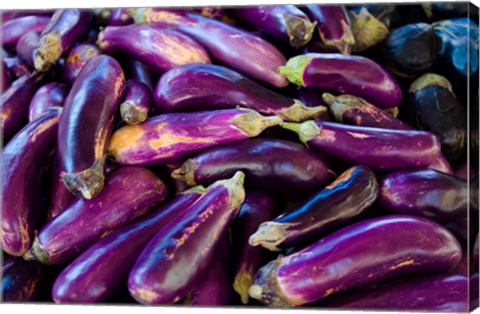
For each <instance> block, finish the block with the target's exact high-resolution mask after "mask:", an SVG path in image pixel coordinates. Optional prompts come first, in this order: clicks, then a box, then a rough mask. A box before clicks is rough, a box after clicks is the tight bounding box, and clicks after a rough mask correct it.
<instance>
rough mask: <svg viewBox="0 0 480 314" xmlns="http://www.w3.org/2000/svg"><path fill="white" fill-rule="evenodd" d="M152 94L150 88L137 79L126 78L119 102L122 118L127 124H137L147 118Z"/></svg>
mask: <svg viewBox="0 0 480 314" xmlns="http://www.w3.org/2000/svg"><path fill="white" fill-rule="evenodd" d="M152 102H153V95H152V92H151V91H150V88H149V87H148V86H147V85H145V84H143V83H142V82H140V81H137V80H128V81H127V86H126V88H125V98H124V99H123V102H122V103H121V104H120V115H121V116H122V120H123V121H125V122H126V123H128V124H138V123H140V122H143V121H145V120H146V119H147V118H148V112H149V111H150V107H151V106H152Z"/></svg>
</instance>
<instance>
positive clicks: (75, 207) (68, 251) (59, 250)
mask: <svg viewBox="0 0 480 314" xmlns="http://www.w3.org/2000/svg"><path fill="white" fill-rule="evenodd" d="M167 195H168V190H167V188H166V186H165V184H164V183H163V182H162V181H161V180H160V179H159V178H158V177H156V176H155V175H154V174H153V173H152V172H151V171H149V170H147V169H145V168H141V167H122V168H119V169H117V170H115V171H112V172H111V173H110V174H109V176H107V180H106V181H105V188H104V189H103V190H102V192H101V193H100V194H99V195H98V196H97V197H95V198H94V199H92V200H86V199H83V198H78V199H76V200H75V201H74V202H73V203H72V204H70V206H69V207H68V208H67V209H65V210H64V211H63V212H62V213H61V214H59V215H58V216H56V217H55V218H53V219H52V220H50V221H49V222H48V223H47V224H46V225H44V226H43V227H42V228H41V229H40V231H39V232H38V234H37V235H36V237H35V240H34V242H33V245H32V248H31V249H30V250H29V251H28V252H27V253H25V255H24V256H23V257H24V258H25V259H26V260H37V261H39V262H41V263H44V264H62V263H65V262H68V261H71V260H72V259H73V258H75V257H76V256H77V255H79V254H80V253H82V252H83V251H85V250H86V249H87V248H88V247H89V246H90V245H92V244H94V243H95V242H96V241H98V240H100V238H102V237H104V236H106V235H107V234H109V233H110V232H112V231H114V230H116V229H119V228H120V227H122V226H124V225H126V224H128V223H129V222H131V221H134V220H135V219H137V218H139V217H142V216H144V215H146V214H147V213H149V212H150V211H152V210H153V209H154V208H156V207H157V206H158V205H160V204H161V203H162V202H163V201H164V200H165V198H166V197H167ZM87 226H88V227H87Z"/></svg>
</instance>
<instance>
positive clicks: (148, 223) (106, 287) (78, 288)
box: [52, 186, 205, 303]
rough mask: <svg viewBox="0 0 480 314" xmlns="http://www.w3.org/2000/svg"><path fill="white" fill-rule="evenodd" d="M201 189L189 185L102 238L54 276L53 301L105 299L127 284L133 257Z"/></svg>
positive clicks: (190, 201)
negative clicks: (183, 190)
mask: <svg viewBox="0 0 480 314" xmlns="http://www.w3.org/2000/svg"><path fill="white" fill-rule="evenodd" d="M204 192H205V190H204V189H203V188H202V187H198V186H197V187H195V188H192V189H190V190H189V191H186V192H184V193H182V194H180V195H178V196H176V197H175V198H174V199H173V200H172V201H170V202H168V203H167V204H165V205H163V206H161V207H160V208H158V209H156V210H155V211H154V212H153V213H151V214H149V215H148V216H146V217H145V218H143V219H141V220H139V221H138V222H135V223H131V224H128V225H127V226H125V227H123V228H121V229H118V230H116V231H114V232H112V233H110V234H108V235H107V236H105V237H103V238H101V239H100V240H99V241H98V242H96V243H95V244H94V245H92V246H91V247H89V248H88V249H87V250H86V251H85V252H83V253H82V254H81V255H80V256H79V257H77V258H76V259H75V260H74V261H73V262H72V263H71V264H70V265H68V266H67V267H66V268H65V269H64V270H63V271H62V273H61V274H60V275H59V276H58V277H57V279H56V281H55V284H54V286H53V290H52V295H53V300H54V301H55V302H56V303H72V302H82V303H94V302H103V301H106V300H108V298H109V296H112V295H114V294H115V293H116V292H117V291H118V290H120V287H121V286H122V285H126V283H127V277H128V272H129V271H130V269H131V268H132V266H133V264H134V263H135V259H136V258H137V257H138V256H139V255H140V253H141V252H142V250H143V249H144V248H145V246H146V245H147V244H148V242H149V241H150V240H151V239H152V238H153V236H154V235H155V234H156V233H157V232H159V231H160V230H161V229H162V228H163V227H164V226H166V225H167V224H168V223H169V222H170V221H171V220H173V219H174V218H175V217H177V216H178V215H180V214H181V213H183V212H185V211H186V210H188V208H189V207H190V206H191V205H192V204H193V203H194V202H195V201H196V200H197V199H198V198H199V197H200V196H201V195H202V194H203V193H204ZM76 274H81V275H76Z"/></svg>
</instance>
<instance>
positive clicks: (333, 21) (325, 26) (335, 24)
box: [305, 4, 355, 55]
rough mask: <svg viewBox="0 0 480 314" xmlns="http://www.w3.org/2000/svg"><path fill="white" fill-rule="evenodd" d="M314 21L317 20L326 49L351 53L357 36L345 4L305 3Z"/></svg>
mask: <svg viewBox="0 0 480 314" xmlns="http://www.w3.org/2000/svg"><path fill="white" fill-rule="evenodd" d="M305 7H306V9H307V11H308V13H309V14H310V16H311V17H312V20H313V21H316V22H317V28H318V32H319V34H320V39H321V42H322V45H323V46H324V47H325V49H326V50H331V51H334V52H340V53H342V54H347V55H348V54H350V53H351V52H352V48H353V45H354V44H355V38H354V37H353V34H352V29H351V27H350V19H349V17H348V14H347V11H346V10H345V8H344V6H343V5H318V4H307V5H305Z"/></svg>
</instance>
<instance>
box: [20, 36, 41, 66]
mask: <svg viewBox="0 0 480 314" xmlns="http://www.w3.org/2000/svg"><path fill="white" fill-rule="evenodd" d="M39 38H40V33H38V32H28V33H26V34H24V35H23V36H22V37H20V39H19V40H18V42H17V45H16V47H15V50H16V52H17V56H18V57H19V58H20V59H22V60H25V61H26V62H27V63H28V64H29V65H30V66H33V58H34V54H35V49H36V47H37V44H38V40H39Z"/></svg>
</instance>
